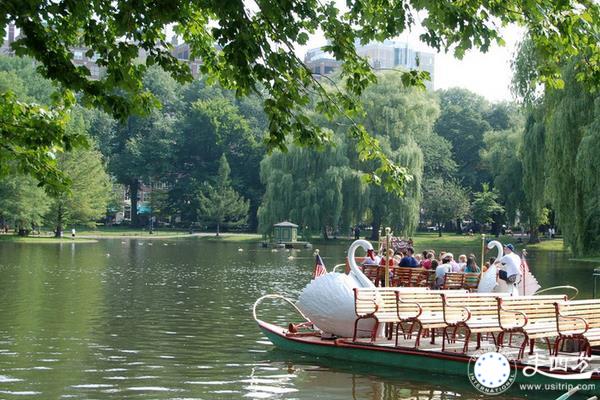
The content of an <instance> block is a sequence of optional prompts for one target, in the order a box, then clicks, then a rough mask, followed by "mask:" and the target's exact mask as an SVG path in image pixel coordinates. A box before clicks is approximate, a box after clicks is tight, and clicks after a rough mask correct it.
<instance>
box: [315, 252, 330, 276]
mask: <svg viewBox="0 0 600 400" xmlns="http://www.w3.org/2000/svg"><path fill="white" fill-rule="evenodd" d="M326 273H327V270H326V269H325V263H324V262H323V259H322V258H321V256H320V255H319V254H317V256H316V258H315V272H313V279H314V278H318V277H319V276H321V275H325V274H326Z"/></svg>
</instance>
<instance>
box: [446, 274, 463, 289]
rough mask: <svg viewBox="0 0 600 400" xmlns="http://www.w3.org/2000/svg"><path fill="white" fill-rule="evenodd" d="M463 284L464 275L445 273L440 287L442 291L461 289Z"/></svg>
mask: <svg viewBox="0 0 600 400" xmlns="http://www.w3.org/2000/svg"><path fill="white" fill-rule="evenodd" d="M464 283H465V274H463V273H462V272H447V273H446V275H444V283H442V286H440V289H442V290H458V289H463V286H464Z"/></svg>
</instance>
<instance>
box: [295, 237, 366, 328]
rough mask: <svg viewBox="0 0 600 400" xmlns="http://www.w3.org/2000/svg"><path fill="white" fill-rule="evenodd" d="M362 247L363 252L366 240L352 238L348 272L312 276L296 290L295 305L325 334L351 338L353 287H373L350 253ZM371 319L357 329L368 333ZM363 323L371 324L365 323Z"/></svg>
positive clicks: (352, 253) (353, 317)
mask: <svg viewBox="0 0 600 400" xmlns="http://www.w3.org/2000/svg"><path fill="white" fill-rule="evenodd" d="M359 247H362V248H363V249H364V250H366V251H367V252H370V251H371V252H372V251H373V246H372V245H371V243H369V242H367V241H366V240H356V241H355V242H353V243H352V245H350V248H349V249H348V263H349V265H350V273H349V274H348V275H346V274H340V273H337V272H329V273H327V274H325V275H321V276H319V277H317V278H316V279H313V280H312V281H311V282H310V283H309V284H308V285H307V286H306V287H305V288H304V289H303V290H302V292H301V293H300V297H299V298H298V303H297V304H296V305H297V306H298V308H299V309H300V311H302V313H303V314H304V315H306V317H307V318H308V319H310V320H311V321H312V322H313V323H314V324H315V325H316V326H317V327H318V328H319V329H320V330H322V331H323V332H324V333H326V334H331V335H336V336H339V337H352V335H353V333H354V320H355V319H356V314H355V311H354V288H374V287H375V285H374V284H373V282H371V280H370V279H369V278H367V277H366V276H365V274H363V273H362V272H361V271H360V269H359V268H358V266H357V265H356V261H355V258H354V255H355V253H356V250H357V249H358V248H359ZM372 323H373V322H372V321H370V320H366V321H364V324H362V323H361V330H362V329H365V332H364V334H365V335H368V334H369V330H370V329H371V328H372V326H373V325H372ZM367 324H371V325H370V326H367Z"/></svg>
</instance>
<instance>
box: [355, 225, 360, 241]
mask: <svg viewBox="0 0 600 400" xmlns="http://www.w3.org/2000/svg"><path fill="white" fill-rule="evenodd" d="M358 239H360V228H359V227H358V225H356V227H355V228H354V240H358Z"/></svg>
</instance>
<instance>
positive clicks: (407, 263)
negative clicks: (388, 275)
mask: <svg viewBox="0 0 600 400" xmlns="http://www.w3.org/2000/svg"><path fill="white" fill-rule="evenodd" d="M413 254H415V249H413V248H412V247H409V248H408V249H406V257H404V258H402V260H400V266H401V267H410V268H417V267H418V266H419V262H418V261H417V259H416V258H415V257H414V256H413Z"/></svg>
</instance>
